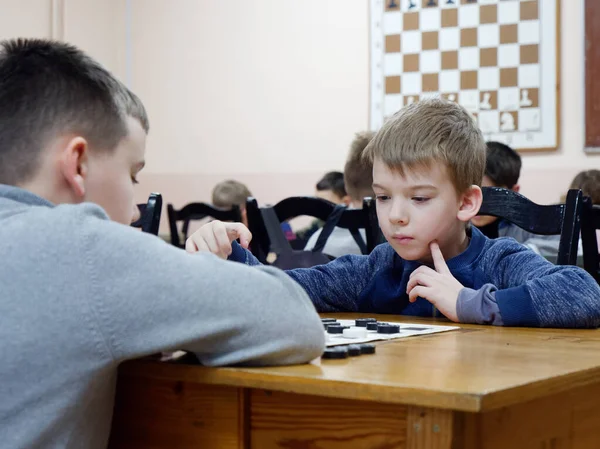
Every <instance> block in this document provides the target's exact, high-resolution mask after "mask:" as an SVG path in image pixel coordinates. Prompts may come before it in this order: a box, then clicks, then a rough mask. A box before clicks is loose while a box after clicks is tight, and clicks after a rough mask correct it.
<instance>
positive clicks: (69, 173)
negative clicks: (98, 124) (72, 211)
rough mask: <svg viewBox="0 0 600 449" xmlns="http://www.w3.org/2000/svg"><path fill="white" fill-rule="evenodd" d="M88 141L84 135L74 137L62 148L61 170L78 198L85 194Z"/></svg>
mask: <svg viewBox="0 0 600 449" xmlns="http://www.w3.org/2000/svg"><path fill="white" fill-rule="evenodd" d="M88 150H89V148H88V143H87V141H86V140H85V139H84V138H83V137H74V138H72V139H71V140H69V141H68V142H67V144H66V145H65V147H64V149H63V150H62V153H61V156H60V159H59V164H60V171H61V173H62V175H63V178H64V180H65V182H66V183H67V185H68V186H69V187H70V188H71V190H72V191H73V193H74V194H75V196H76V197H77V198H80V199H83V197H84V196H85V179H86V177H87V174H88V162H89V160H88V159H89V158H88V156H89V155H88Z"/></svg>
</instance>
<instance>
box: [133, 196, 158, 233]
mask: <svg viewBox="0 0 600 449" xmlns="http://www.w3.org/2000/svg"><path fill="white" fill-rule="evenodd" d="M137 207H138V209H139V210H140V218H139V220H137V221H135V222H133V223H131V226H133V227H134V228H141V229H142V232H148V233H150V234H154V235H158V228H159V227H160V216H161V213H162V195H161V194H160V193H151V194H150V196H149V197H148V202H147V203H146V204H138V205H137Z"/></svg>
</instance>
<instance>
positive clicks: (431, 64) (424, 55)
mask: <svg viewBox="0 0 600 449" xmlns="http://www.w3.org/2000/svg"><path fill="white" fill-rule="evenodd" d="M419 68H420V71H421V73H438V72H439V71H440V69H441V68H442V54H441V52H440V51H439V50H423V51H422V52H421V54H420V63H419Z"/></svg>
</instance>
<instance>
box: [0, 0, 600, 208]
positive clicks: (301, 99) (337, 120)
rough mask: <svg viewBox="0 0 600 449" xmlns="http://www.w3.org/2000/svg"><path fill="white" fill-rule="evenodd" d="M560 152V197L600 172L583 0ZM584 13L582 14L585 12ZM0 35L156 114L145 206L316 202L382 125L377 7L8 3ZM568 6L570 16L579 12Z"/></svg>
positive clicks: (550, 189) (552, 193)
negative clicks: (224, 200)
mask: <svg viewBox="0 0 600 449" xmlns="http://www.w3.org/2000/svg"><path fill="white" fill-rule="evenodd" d="M562 3H563V8H562V18H561V19H562V36H561V43H562V65H561V77H562V91H561V96H560V98H561V106H562V109H561V117H562V126H561V137H562V145H561V149H560V151H558V152H556V153H552V154H527V155H525V156H524V169H523V176H522V182H521V184H522V191H523V193H524V194H525V195H527V196H529V197H531V198H532V199H534V200H536V201H538V202H542V203H548V202H552V201H556V200H557V199H558V198H559V196H560V194H561V193H562V192H563V191H564V190H565V189H566V188H567V186H568V184H569V182H570V180H571V178H572V177H573V176H574V175H575V173H577V172H578V171H580V170H582V169H586V168H600V157H599V156H595V157H594V156H587V155H585V154H584V152H583V146H584V139H583V138H584V132H583V131H584V116H583V112H584V90H583V76H584V74H583V67H584V57H583V48H584V45H583V0H563V2H562ZM574 3H575V4H576V5H577V7H573V4H574ZM0 6H1V7H2V14H1V15H0V38H6V37H14V36H40V37H49V36H54V37H58V38H64V39H66V40H69V41H71V42H73V43H74V44H76V45H79V46H81V47H82V48H84V49H85V50H87V51H88V52H90V53H91V54H92V55H93V56H94V57H96V58H98V59H99V60H100V61H101V62H102V63H104V64H105V65H106V66H107V67H108V68H109V69H111V70H113V71H114V72H115V73H116V74H117V76H119V77H120V78H121V79H123V80H125V81H126V82H127V83H128V84H129V85H130V86H131V87H132V88H133V90H134V91H135V92H136V93H138V94H139V95H140V96H141V97H142V99H143V100H144V102H145V103H146V105H147V107H148V110H149V113H150V118H151V126H152V129H151V134H150V137H149V142H148V154H147V159H148V165H147V169H146V170H144V171H145V173H144V174H143V175H142V176H141V181H142V184H141V185H140V187H139V189H138V193H137V195H138V199H139V201H142V200H143V199H144V198H146V197H147V194H148V193H149V192H150V191H159V192H162V193H163V195H164V197H165V201H166V202H173V203H175V204H176V205H182V204H184V203H186V202H189V201H193V200H208V199H209V198H210V190H211V188H212V186H213V185H214V184H215V183H216V182H218V181H219V180H221V179H223V178H236V179H239V180H241V181H244V182H246V183H247V184H248V185H249V187H250V189H251V190H252V191H253V192H254V194H255V195H256V196H257V197H258V198H259V200H260V201H261V202H274V201H277V200H279V199H281V198H283V197H285V196H289V195H296V194H311V193H312V191H313V187H314V184H315V182H316V181H317V180H318V179H319V177H320V176H321V175H322V174H323V173H324V172H325V171H328V170H332V169H341V168H342V166H343V161H344V158H345V154H346V151H347V148H348V144H349V142H350V140H351V139H352V136H353V134H354V132H356V131H359V130H362V129H365V128H367V127H368V97H369V87H368V85H369V78H368V68H369V67H368V56H369V55H368V40H369V32H368V16H367V14H368V2H367V0H250V1H244V2H242V1H221V0H171V1H167V0H0ZM567 6H568V7H567Z"/></svg>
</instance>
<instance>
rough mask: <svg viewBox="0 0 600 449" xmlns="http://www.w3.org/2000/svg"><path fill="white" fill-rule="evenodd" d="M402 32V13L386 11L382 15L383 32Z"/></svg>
mask: <svg viewBox="0 0 600 449" xmlns="http://www.w3.org/2000/svg"><path fill="white" fill-rule="evenodd" d="M401 32H402V13H401V12H386V13H385V14H384V15H383V34H384V35H387V34H400V33H401Z"/></svg>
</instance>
